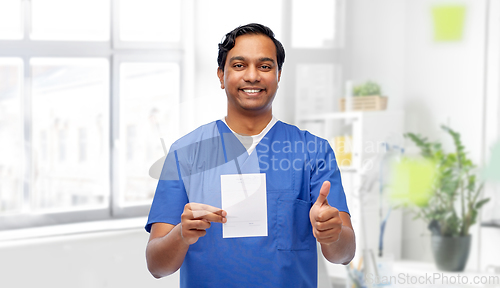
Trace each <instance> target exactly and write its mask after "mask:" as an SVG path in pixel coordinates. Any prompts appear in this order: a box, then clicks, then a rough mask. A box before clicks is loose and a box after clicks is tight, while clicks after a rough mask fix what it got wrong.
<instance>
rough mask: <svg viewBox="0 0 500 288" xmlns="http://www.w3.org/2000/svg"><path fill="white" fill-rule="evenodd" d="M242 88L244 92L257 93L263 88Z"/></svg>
mask: <svg viewBox="0 0 500 288" xmlns="http://www.w3.org/2000/svg"><path fill="white" fill-rule="evenodd" d="M241 90H243V92H245V93H259V92H261V91H263V90H264V89H241Z"/></svg>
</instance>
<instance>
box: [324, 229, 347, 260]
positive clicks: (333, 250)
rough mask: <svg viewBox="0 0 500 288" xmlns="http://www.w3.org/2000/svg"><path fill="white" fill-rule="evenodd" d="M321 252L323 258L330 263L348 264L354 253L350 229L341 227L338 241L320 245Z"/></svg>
mask: <svg viewBox="0 0 500 288" xmlns="http://www.w3.org/2000/svg"><path fill="white" fill-rule="evenodd" d="M321 251H322V252H323V256H325V258H326V259H327V260H328V261H330V262H332V263H336V264H344V265H347V264H349V262H351V260H352V258H354V254H355V252H356V239H355V236H354V231H353V230H352V228H351V227H348V226H342V232H341V233H340V237H339V240H338V241H336V242H333V243H331V244H321Z"/></svg>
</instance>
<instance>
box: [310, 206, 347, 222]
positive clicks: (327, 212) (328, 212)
mask: <svg viewBox="0 0 500 288" xmlns="http://www.w3.org/2000/svg"><path fill="white" fill-rule="evenodd" d="M315 220H316V221H317V222H327V221H332V220H335V223H337V222H339V223H342V219H340V214H339V210H338V209H337V208H335V207H332V206H323V207H322V209H320V211H319V212H318V215H317V216H316V219H315Z"/></svg>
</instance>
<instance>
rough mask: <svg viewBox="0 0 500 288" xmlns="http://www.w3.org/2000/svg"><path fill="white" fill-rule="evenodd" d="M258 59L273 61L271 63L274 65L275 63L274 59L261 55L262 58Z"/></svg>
mask: <svg viewBox="0 0 500 288" xmlns="http://www.w3.org/2000/svg"><path fill="white" fill-rule="evenodd" d="M259 61H260V62H265V61H269V62H271V63H273V65H274V64H276V62H275V61H274V59H272V58H269V57H262V58H259Z"/></svg>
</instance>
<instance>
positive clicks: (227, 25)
mask: <svg viewBox="0 0 500 288" xmlns="http://www.w3.org/2000/svg"><path fill="white" fill-rule="evenodd" d="M257 2H258V3H257V4H259V5H253V6H252V7H245V8H246V10H245V11H247V12H248V11H250V12H252V13H245V14H244V15H240V14H238V13H236V14H235V13H230V12H234V11H235V7H234V6H235V5H236V6H237V8H239V7H243V6H239V5H247V3H246V2H244V1H243V2H241V1H229V0H217V1H215V2H212V1H210V2H208V1H192V0H189V1H181V0H86V1H78V0H75V1H64V0H27V1H26V0H5V1H0V79H2V81H0V179H2V180H1V181H0V230H3V229H9V228H21V227H29V226H34V225H49V224H58V223H70V222H78V221H91V220H101V219H110V218H120V217H133V216H145V215H147V212H148V211H149V207H150V204H151V201H152V197H153V194H154V191H155V188H156V185H157V180H155V179H153V178H151V177H150V176H149V175H148V172H149V169H150V167H151V166H152V165H153V164H154V163H157V161H158V160H160V159H161V158H162V157H164V156H165V154H166V153H167V149H168V148H169V147H170V145H171V144H172V143H173V142H174V141H175V140H177V139H178V138H179V137H180V136H181V135H183V134H185V133H187V132H189V131H191V130H192V129H194V128H196V127H197V126H198V124H201V123H200V122H204V123H205V122H206V121H211V120H215V119H217V118H213V117H221V116H223V115H220V111H223V112H225V109H224V106H225V105H224V104H225V103H224V102H225V98H224V97H220V96H221V95H223V94H218V93H223V92H221V90H220V89H219V85H218V82H217V77H216V76H215V68H216V61H215V60H216V55H217V45H216V42H218V41H220V39H221V36H223V35H221V33H220V31H223V32H227V31H229V30H230V29H233V28H235V27H236V26H238V25H243V24H247V23H250V22H253V21H256V22H259V23H262V24H264V25H268V26H270V27H271V28H272V29H273V30H274V32H275V33H276V36H277V38H278V39H280V40H281V41H282V42H283V44H284V45H285V48H287V61H286V64H285V67H286V68H285V73H284V74H283V77H282V82H281V83H283V84H282V88H280V89H281V91H282V92H280V93H282V94H283V95H284V93H283V92H285V93H286V92H288V94H289V95H290V96H288V97H292V98H293V97H295V98H296V99H298V97H300V95H298V94H296V95H295V96H293V95H294V91H295V90H297V89H296V88H297V85H298V86H300V87H308V86H310V85H311V83H316V82H318V81H320V82H321V84H323V86H322V89H319V88H318V87H316V88H315V89H317V90H311V89H309V90H307V91H306V92H304V93H308V94H311V95H312V94H315V95H316V97H318V98H319V97H324V98H325V97H328V95H329V94H332V93H333V94H335V95H336V94H337V91H338V89H339V85H338V82H340V81H341V80H340V79H342V77H341V76H342V69H341V68H342V67H343V62H342V61H348V60H346V59H345V58H344V57H339V54H342V53H343V51H344V47H343V46H342V43H343V41H342V33H340V32H342V27H343V26H342V19H343V18H342V16H343V12H342V11H343V9H344V6H343V5H344V0H324V1H323V0H314V1H313V2H314V3H315V5H323V7H324V8H325V9H321V11H315V13H312V14H309V13H307V10H305V9H309V7H308V6H305V7H303V6H302V4H301V2H300V1H266V0H258V1H257ZM254 4H255V3H254ZM260 4H262V5H264V6H265V7H267V10H266V11H272V13H261V12H262V8H261V7H263V6H262V5H260ZM238 6H239V7H238ZM56 7H57V8H56ZM247 8H248V9H250V10H248V9H247ZM299 12H300V13H299ZM318 13H320V14H318ZM222 14H224V15H226V16H227V17H225V18H221V17H213V15H222ZM195 15H196V16H197V17H195ZM304 15H305V16H304ZM318 15H320V16H321V17H319V16H318ZM313 18H314V19H313ZM326 26H327V27H326ZM318 27H321V28H320V29H321V32H322V33H321V35H319V36H318V35H316V36H314V35H312V34H310V33H305V32H304V31H306V30H307V31H312V30H315V29H318ZM195 29H197V32H198V33H194V30H195ZM217 31H219V32H217ZM195 35H196V36H197V38H196V39H195V37H194V36H195ZM205 43H208V44H207V45H205ZM210 43H212V44H210ZM195 56H196V57H195ZM339 59H340V60H339ZM308 71H309V72H308ZM285 75H286V76H285ZM283 79H285V80H283ZM323 80H324V81H323ZM328 81H330V82H328ZM300 87H299V88H300ZM304 89H305V88H304ZM304 89H302V90H304ZM283 90H284V91H283ZM296 93H298V92H296ZM280 99H282V100H279V99H277V100H278V101H277V102H275V106H276V107H277V108H278V110H279V107H280V103H279V102H280V101H285V100H284V99H285V98H283V97H281V98H280ZM214 102H216V103H217V108H216V109H210V111H205V112H204V111H203V110H206V107H207V105H208V104H210V105H213V103H214ZM311 102H312V101H306V102H297V103H296V105H298V106H300V107H302V105H304V107H305V104H307V103H311ZM288 103H292V104H293V103H295V102H294V101H293V100H292V101H287V104H288ZM219 105H220V107H219ZM282 106H283V107H284V106H285V105H282ZM324 106H325V105H322V106H321V108H324ZM290 108H291V109H290ZM313 108H314V107H313ZM285 110H286V112H285V113H284V114H288V113H290V114H289V115H286V116H285V117H284V118H288V120H290V119H293V116H294V111H295V110H294V109H293V107H288V106H286V109H285ZM181 112H182V113H181ZM204 113H205V114H204ZM300 113H306V112H304V111H302V112H300ZM296 114H299V113H296ZM215 115H216V116H215ZM287 116H288V117H287ZM181 119H183V121H181Z"/></svg>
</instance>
